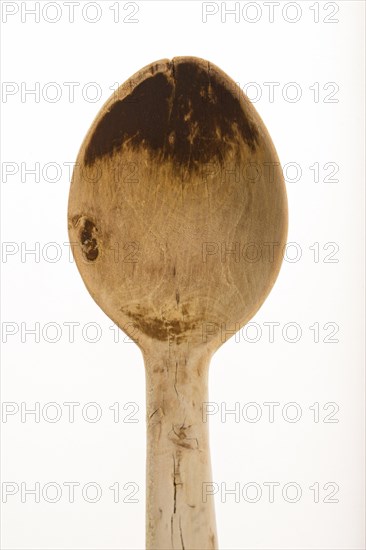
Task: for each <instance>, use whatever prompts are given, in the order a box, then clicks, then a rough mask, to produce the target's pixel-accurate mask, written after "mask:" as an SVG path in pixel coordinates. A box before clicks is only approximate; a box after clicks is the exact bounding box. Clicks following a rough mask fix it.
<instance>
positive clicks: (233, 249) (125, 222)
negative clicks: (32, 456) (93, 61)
mask: <svg viewBox="0 0 366 550" xmlns="http://www.w3.org/2000/svg"><path fill="white" fill-rule="evenodd" d="M68 227H69V236H70V241H71V243H75V246H74V247H73V252H74V257H75V260H76V264H77V266H78V269H79V271H80V274H81V276H82V278H83V280H84V282H85V284H86V286H87V288H88V290H89V292H90V294H91V295H92V297H93V298H94V299H95V301H96V302H97V303H98V304H99V306H100V307H101V308H102V309H103V311H104V312H105V313H106V314H107V315H108V316H109V317H110V318H111V319H112V320H113V321H114V322H115V323H116V324H117V325H118V326H119V327H121V328H122V329H123V330H124V331H125V332H126V333H127V334H129V335H130V337H131V338H133V339H134V340H135V341H136V343H137V344H138V345H139V347H140V349H141V350H142V353H143V356H144V361H145V366H146V381H147V443H148V453H147V523H146V527H147V548H149V549H158V548H159V549H166V548H174V549H176V548H185V549H186V550H188V549H195V548H197V549H200V550H202V549H209V548H210V549H212V548H217V544H218V543H217V536H216V528H215V518H214V509H213V504H212V502H207V503H205V502H203V499H202V482H207V481H210V479H211V467H210V459H209V447H208V434H207V424H205V423H203V421H202V403H203V402H204V401H207V373H208V365H209V360H210V357H211V356H212V354H213V353H214V352H215V351H216V350H217V348H218V347H219V346H220V345H222V343H224V341H225V337H224V336H225V334H227V333H228V332H229V331H230V330H231V331H236V330H239V328H241V327H242V326H244V325H245V324H246V323H247V322H248V321H249V320H250V319H251V317H252V316H253V315H254V314H255V313H256V311H257V310H258V309H259V307H260V306H261V304H262V303H263V301H264V300H265V298H266V296H267V295H268V293H269V292H270V290H271V288H272V286H273V284H274V282H275V280H276V277H277V275H278V272H279V269H280V265H281V262H282V249H283V246H284V245H285V242H286V236H287V199H286V192H285V186H284V181H283V176H282V171H281V167H280V164H279V160H278V157H277V154H276V151H275V148H274V146H273V143H272V141H271V138H270V136H269V134H268V132H267V130H266V128H265V126H264V124H263V122H262V120H261V119H260V117H259V115H258V113H257V112H256V111H255V109H254V107H253V106H252V105H251V103H250V102H249V100H248V99H247V98H246V96H245V95H244V94H243V93H242V92H241V90H240V89H239V88H238V87H237V86H236V85H235V83H234V82H233V81H232V80H231V79H230V78H229V77H228V76H227V75H226V74H225V73H223V71H221V70H220V69H219V68H218V67H216V66H215V65H213V64H212V63H209V62H208V61H205V60H202V59H199V58H193V57H178V58H174V59H173V60H167V59H164V60H161V61H158V62H155V63H152V64H150V65H148V66H147V67H144V68H143V69H141V70H140V71H139V72H138V73H136V74H135V75H133V76H132V77H131V79H130V80H128V81H127V82H126V83H125V84H123V85H122V86H121V87H120V88H119V90H118V91H117V93H116V94H114V95H113V96H112V97H111V98H110V99H109V101H108V102H107V103H106V104H105V105H104V106H103V108H102V109H101V111H100V112H99V114H98V115H97V117H96V119H95V120H94V122H93V124H92V126H91V128H90V130H89V132H88V133H87V135H86V137H85V139H84V141H83V144H82V146H81V149H80V151H79V155H78V158H77V164H76V168H75V170H74V174H73V178H72V183H71V188H70V197H69V210H68Z"/></svg>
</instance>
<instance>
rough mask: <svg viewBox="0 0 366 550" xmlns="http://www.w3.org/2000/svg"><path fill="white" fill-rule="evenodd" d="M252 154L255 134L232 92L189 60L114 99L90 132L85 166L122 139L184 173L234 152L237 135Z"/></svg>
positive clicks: (106, 154) (112, 148)
mask: <svg viewBox="0 0 366 550" xmlns="http://www.w3.org/2000/svg"><path fill="white" fill-rule="evenodd" d="M238 134H239V135H240V136H241V137H242V139H243V140H244V142H245V143H246V144H247V145H248V147H249V148H250V149H251V150H252V151H254V150H255V148H256V144H258V139H259V135H258V130H257V128H256V127H255V125H254V124H252V123H251V122H250V121H249V120H248V118H247V117H246V116H245V113H244V112H243V105H242V104H241V103H240V101H239V98H238V97H237V93H236V92H234V91H232V90H229V89H228V88H227V87H225V86H224V85H223V84H222V83H221V82H220V81H219V80H218V79H217V77H216V76H215V74H211V73H210V72H209V67H207V70H206V69H204V68H203V67H202V66H200V65H198V64H197V63H194V62H192V61H186V62H178V63H176V64H175V63H174V62H172V63H171V76H170V75H168V74H165V73H157V74H155V75H153V76H149V77H148V78H146V79H145V80H144V81H142V82H141V83H140V84H138V85H137V86H136V87H135V88H134V90H133V91H132V92H131V94H129V95H128V96H127V97H126V98H124V99H123V100H119V101H116V102H115V103H114V104H113V105H112V107H111V108H110V110H109V111H108V112H107V113H106V114H105V115H104V116H103V118H102V119H101V120H100V122H99V124H98V125H97V127H96V128H95V130H94V133H93V135H92V136H91V139H90V141H89V144H88V146H87V148H86V151H85V157H84V161H85V165H86V166H90V165H92V164H93V163H94V162H95V161H96V160H97V159H100V158H103V157H105V156H112V155H113V153H115V152H116V151H117V150H118V149H119V148H120V147H121V146H122V145H123V143H124V142H125V141H127V140H128V146H129V147H131V148H132V149H133V150H138V149H139V148H145V149H148V150H149V151H150V152H151V153H154V154H156V155H158V160H160V161H164V160H172V161H173V162H174V163H176V164H178V165H180V166H184V167H186V168H188V169H194V168H197V165H202V164H205V163H208V162H209V161H210V160H212V159H213V158H215V157H216V156H218V154H219V153H220V157H221V158H224V157H225V153H226V152H227V151H228V150H229V149H230V148H233V147H234V148H235V147H236V148H237V143H236V142H237V136H238Z"/></svg>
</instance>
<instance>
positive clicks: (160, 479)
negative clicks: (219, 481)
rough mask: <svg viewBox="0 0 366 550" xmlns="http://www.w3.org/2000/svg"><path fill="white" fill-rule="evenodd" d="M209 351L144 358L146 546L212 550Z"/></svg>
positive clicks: (214, 541) (158, 549)
mask: <svg viewBox="0 0 366 550" xmlns="http://www.w3.org/2000/svg"><path fill="white" fill-rule="evenodd" d="M209 359H210V358H209V357H208V355H207V354H206V355H204V356H202V355H201V356H200V357H197V356H195V357H189V358H186V357H185V356H184V354H181V355H179V356H178V355H174V356H173V355H171V354H170V353H169V354H162V357H161V358H159V359H156V358H154V359H152V358H151V357H149V358H147V357H146V356H145V365H146V390H147V463H146V464H147V466H146V487H147V494H146V548H147V549H148V550H166V549H180V550H184V549H185V550H191V549H192V550H193V549H197V550H198V549H199V550H216V549H217V535H216V521H215V511H214V503H213V497H212V496H211V497H208V498H204V497H203V488H204V487H207V485H206V486H205V485H204V484H205V483H210V482H211V462H210V451H209V440H208V424H207V422H206V421H205V419H204V418H203V414H202V411H203V403H205V402H207V401H208V399H207V380H208V366H209Z"/></svg>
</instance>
